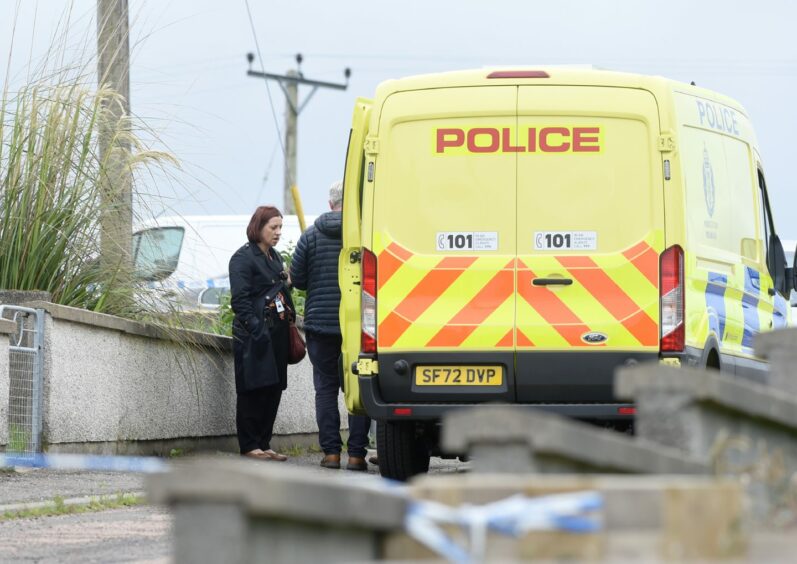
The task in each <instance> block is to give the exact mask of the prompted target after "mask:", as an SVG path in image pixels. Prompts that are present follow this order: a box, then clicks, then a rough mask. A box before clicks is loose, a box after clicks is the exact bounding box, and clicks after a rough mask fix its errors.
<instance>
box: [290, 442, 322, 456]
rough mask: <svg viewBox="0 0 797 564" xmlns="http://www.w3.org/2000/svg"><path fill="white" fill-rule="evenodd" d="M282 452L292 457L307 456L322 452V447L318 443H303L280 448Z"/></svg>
mask: <svg viewBox="0 0 797 564" xmlns="http://www.w3.org/2000/svg"><path fill="white" fill-rule="evenodd" d="M280 452H282V454H285V455H287V456H291V457H294V458H295V457H300V456H305V455H307V454H318V453H320V452H321V447H319V446H318V445H316V444H312V445H310V446H303V445H291V446H289V447H287V448H285V449H282V450H280Z"/></svg>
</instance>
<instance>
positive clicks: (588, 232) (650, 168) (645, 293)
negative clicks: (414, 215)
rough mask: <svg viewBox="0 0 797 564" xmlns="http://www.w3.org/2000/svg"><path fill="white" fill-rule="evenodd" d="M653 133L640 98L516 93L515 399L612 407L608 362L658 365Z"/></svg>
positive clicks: (651, 108) (574, 90)
mask: <svg viewBox="0 0 797 564" xmlns="http://www.w3.org/2000/svg"><path fill="white" fill-rule="evenodd" d="M659 129H660V128H659V121H658V110H657V106H656V100H655V98H654V97H653V95H652V94H651V93H649V92H647V91H643V90H636V89H627V88H604V87H584V86H577V87H572V86H570V87H568V86H521V87H520V88H519V92H518V127H517V141H516V145H518V146H519V147H521V148H522V151H521V152H518V153H517V154H518V168H517V170H518V176H517V217H516V222H517V226H518V227H517V247H518V272H517V286H518V288H517V301H516V303H517V313H516V315H517V375H516V385H517V396H518V401H522V402H533V403H537V402H554V403H558V402H563V403H570V402H575V403H585V402H589V403H591V402H612V401H614V397H613V395H612V377H613V371H614V368H615V366H617V365H618V364H623V363H626V362H628V361H631V360H642V359H651V358H656V357H657V353H658V347H659V299H658V298H659V292H658V257H659V254H660V253H661V251H662V250H663V246H664V211H663V210H664V208H663V206H664V204H663V179H662V173H661V170H662V165H661V154H660V153H659V152H658V150H657V145H656V142H657V138H658V135H659Z"/></svg>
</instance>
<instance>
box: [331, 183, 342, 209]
mask: <svg viewBox="0 0 797 564" xmlns="http://www.w3.org/2000/svg"><path fill="white" fill-rule="evenodd" d="M329 203H330V204H331V205H332V206H334V207H339V206H341V205H342V204H343V182H341V181H340V180H338V181H336V182H333V183H332V186H330V187H329Z"/></svg>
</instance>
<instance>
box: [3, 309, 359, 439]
mask: <svg viewBox="0 0 797 564" xmlns="http://www.w3.org/2000/svg"><path fill="white" fill-rule="evenodd" d="M28 305H29V306H33V307H39V308H43V309H45V311H46V312H47V314H46V319H45V343H44V380H45V388H44V402H43V403H44V425H43V429H44V437H43V440H44V443H45V446H46V449H47V450H50V451H70V452H81V451H87V452H105V453H114V452H119V453H121V452H144V453H146V452H148V451H149V452H158V451H162V450H163V449H166V452H168V447H169V445H170V444H174V445H177V444H178V443H175V442H174V440H178V439H192V441H191V442H190V443H189V444H191V445H192V446H193V447H199V448H201V447H202V446H206V447H209V448H237V445H236V443H235V441H234V440H227V441H220V440H219V439H220V438H229V437H232V436H234V435H235V382H234V376H233V360H232V339H230V338H227V337H219V336H216V335H208V334H204V333H197V332H187V331H176V330H164V329H162V328H158V327H156V326H153V325H146V324H142V323H137V322H133V321H129V320H124V319H120V318H117V317H112V316H108V315H102V314H96V313H91V312H87V311H84V310H79V309H74V308H69V307H65V306H58V305H54V304H50V303H44V302H36V303H34V304H28ZM1 345H2V344H0V348H2V349H5V350H4V351H3V352H0V355H3V354H7V347H3V346H1ZM3 358H4V357H3V356H0V364H3ZM7 365H8V362H7V360H6V362H5V363H4V366H6V367H7ZM6 370H7V369H6ZM2 374H3V373H2V372H0V385H2V380H1V379H2ZM288 378H289V383H288V390H287V391H286V392H285V393H284V394H283V396H282V404H281V406H280V411H279V414H278V416H277V421H276V424H275V428H274V431H275V434H278V435H297V434H306V433H316V432H317V427H316V424H315V400H314V389H313V378H312V367H311V365H310V362H309V360H308V359H306V358H305V360H303V361H302V362H301V363H300V364H298V365H296V366H291V367H289V370H288ZM5 389H6V390H7V389H8V386H7V385H6V386H5ZM0 403H4V404H6V405H7V401H6V402H3V401H2V396H0ZM2 409H3V407H0V417H2V413H3V412H2V411H1V410H2ZM340 409H341V414H342V421H344V422H345V421H346V419H345V408H344V407H343V402H342V399H341V402H340ZM4 422H5V420H4V419H0V427H4ZM2 437H3V435H2V434H0V439H1V438H2ZM141 441H144V442H143V443H140V442H141ZM170 441H171V442H170ZM203 441H204V443H205V444H204V445H203ZM134 442H135V443H136V444H138V448H136V449H131V444H132V443H134ZM148 445H149V446H148Z"/></svg>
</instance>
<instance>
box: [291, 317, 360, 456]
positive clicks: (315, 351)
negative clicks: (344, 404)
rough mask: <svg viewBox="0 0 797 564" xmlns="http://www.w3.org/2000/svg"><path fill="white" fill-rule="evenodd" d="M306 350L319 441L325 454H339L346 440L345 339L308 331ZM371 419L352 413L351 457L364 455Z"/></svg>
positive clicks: (350, 426)
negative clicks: (342, 400) (341, 398)
mask: <svg viewBox="0 0 797 564" xmlns="http://www.w3.org/2000/svg"><path fill="white" fill-rule="evenodd" d="M306 338H307V353H308V354H309V355H310V362H311V363H312V364H313V385H314V386H315V419H316V423H317V424H318V442H319V444H320V445H321V450H323V451H324V454H340V451H341V448H342V447H343V440H342V439H341V437H340V412H339V411H338V394H339V393H340V377H339V375H338V359H339V357H340V347H341V343H342V338H341V336H340V335H322V334H320V333H311V332H309V331H308V332H307V333H306ZM370 426H371V420H370V419H369V418H368V417H364V416H362V415H349V441H348V452H349V456H358V457H365V455H366V448H367V446H368V429H369V427H370Z"/></svg>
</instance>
